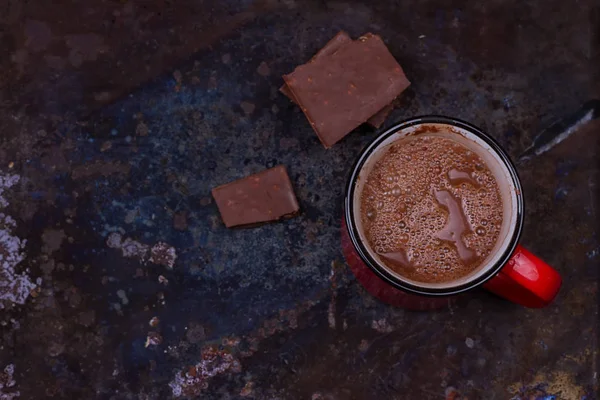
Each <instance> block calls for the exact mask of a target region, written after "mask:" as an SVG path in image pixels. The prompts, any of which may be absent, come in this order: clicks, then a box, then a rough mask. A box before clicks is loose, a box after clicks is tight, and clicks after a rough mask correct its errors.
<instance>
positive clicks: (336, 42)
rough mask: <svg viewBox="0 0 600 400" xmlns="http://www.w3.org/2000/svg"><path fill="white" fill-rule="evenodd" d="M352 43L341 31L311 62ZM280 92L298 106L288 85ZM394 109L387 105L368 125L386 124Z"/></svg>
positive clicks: (378, 125)
mask: <svg viewBox="0 0 600 400" xmlns="http://www.w3.org/2000/svg"><path fill="white" fill-rule="evenodd" d="M350 42H352V38H350V36H349V35H348V34H347V33H346V32H344V31H340V32H338V33H337V34H336V35H335V36H334V37H333V38H332V39H331V40H330V41H329V42H327V44H326V45H325V47H323V48H322V49H321V50H319V51H318V52H317V54H315V55H314V56H313V58H311V59H310V61H309V62H313V61H315V60H319V59H320V58H324V57H327V56H330V55H332V54H333V53H335V52H336V51H338V50H339V49H340V48H341V47H342V46H344V45H346V44H348V43H350ZM279 91H280V92H281V93H283V94H284V95H285V96H286V97H287V98H288V99H290V100H291V101H292V102H294V103H296V104H298V102H297V101H296V98H295V97H294V94H293V93H292V92H291V90H290V89H289V88H288V87H287V84H285V83H284V84H283V85H282V86H281V87H280V88H279ZM393 109H394V106H392V105H391V104H389V105H386V106H385V107H383V108H382V109H381V110H379V111H378V112H377V113H376V114H375V115H373V116H371V117H370V118H369V119H368V120H367V123H368V124H369V125H371V126H372V127H374V128H379V127H380V126H381V125H382V124H383V123H384V122H385V119H386V118H387V116H388V115H389V114H390V112H391V111H392V110H393Z"/></svg>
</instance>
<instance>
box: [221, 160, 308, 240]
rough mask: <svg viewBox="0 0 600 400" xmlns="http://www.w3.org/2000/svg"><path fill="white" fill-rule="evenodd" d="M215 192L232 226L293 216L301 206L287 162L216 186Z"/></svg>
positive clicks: (224, 219) (226, 222) (227, 223)
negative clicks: (284, 164) (287, 168)
mask: <svg viewBox="0 0 600 400" xmlns="http://www.w3.org/2000/svg"><path fill="white" fill-rule="evenodd" d="M212 195H213V197H214V199H215V202H216V203H217V207H219V212H220V213H221V218H223V222H224V223H225V226H227V227H228V228H231V227H233V226H240V225H254V224H259V223H263V222H269V221H275V220H278V219H281V218H285V217H292V216H294V215H295V214H297V212H298V210H299V206H298V201H297V200H296V195H295V194H294V189H293V188H292V183H291V182H290V178H289V177H288V174H287V172H286V169H285V167H284V166H283V165H278V166H276V167H273V168H270V169H267V170H265V171H262V172H259V173H257V174H254V175H250V176H247V177H245V178H242V179H239V180H237V181H233V182H230V183H228V184H225V185H222V186H219V187H216V188H214V189H213V190H212Z"/></svg>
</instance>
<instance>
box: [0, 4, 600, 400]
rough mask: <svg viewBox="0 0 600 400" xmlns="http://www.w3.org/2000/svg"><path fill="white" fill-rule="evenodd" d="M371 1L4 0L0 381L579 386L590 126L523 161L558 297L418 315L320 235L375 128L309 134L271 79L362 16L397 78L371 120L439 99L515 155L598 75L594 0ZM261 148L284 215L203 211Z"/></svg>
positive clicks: (261, 388)
mask: <svg viewBox="0 0 600 400" xmlns="http://www.w3.org/2000/svg"><path fill="white" fill-rule="evenodd" d="M373 3H374V4H368V3H367V2H340V1H326V0H324V1H317V0H313V1H305V2H301V1H295V0H282V1H275V0H266V1H256V2H253V1H222V2H208V1H199V0H198V1H178V2H177V1H175V2H170V1H154V2H141V1H140V2H137V1H100V0H97V1H96V0H94V1H88V2H76V1H63V2H60V4H52V5H50V3H46V2H25V1H11V0H4V1H0V48H1V49H2V50H1V52H0V86H1V90H0V134H1V139H0V140H1V146H0V178H1V179H0V206H2V210H1V211H0V212H1V213H2V214H0V244H1V245H3V246H4V247H3V248H2V251H0V259H1V260H2V265H1V266H2V271H0V293H2V300H1V301H2V304H3V306H4V308H3V309H1V310H0V332H1V336H0V371H1V370H3V371H4V372H2V373H0V383H1V384H3V385H4V386H0V398H1V399H13V398H14V399H42V398H64V399H79V398H81V399H90V398H100V399H105V398H106V399H165V398H171V397H175V396H177V395H179V394H181V396H185V395H186V394H188V395H189V394H193V395H195V396H197V397H198V398H203V399H236V398H242V397H245V398H256V399H313V400H316V399H373V398H385V399H444V398H446V399H459V398H460V399H471V400H472V399H586V400H590V399H595V398H597V397H596V396H597V390H598V381H597V372H598V363H596V362H594V361H595V360H597V356H598V350H597V345H598V343H597V335H598V330H597V320H598V315H597V311H598V301H597V300H598V293H597V279H598V260H599V259H600V243H599V241H598V236H597V224H596V222H597V217H598V212H599V211H598V207H599V202H598V198H597V174H598V161H597V160H598V153H597V149H598V140H599V139H598V138H599V135H600V126H599V125H598V124H590V125H588V126H586V127H584V128H583V129H581V130H579V131H577V132H575V133H573V134H572V135H571V136H570V137H569V138H568V139H566V140H565V141H563V142H562V143H560V144H559V145H557V146H556V147H554V148H552V149H551V150H550V151H549V152H547V153H545V154H542V155H540V156H538V157H533V158H532V159H530V160H528V161H527V162H523V163H521V164H520V165H519V173H520V174H521V177H522V180H523V186H524V190H525V196H526V202H527V203H526V207H527V216H526V227H525V232H524V235H523V240H522V242H523V244H525V245H526V246H528V247H529V248H531V250H533V251H535V252H536V253H537V254H539V255H540V256H541V257H542V258H544V259H545V260H547V261H548V262H549V263H550V264H552V265H553V266H555V267H556V268H557V269H558V270H559V271H560V272H561V273H562V274H563V276H564V287H563V289H562V292H561V294H560V296H559V297H558V299H557V301H556V303H555V304H553V305H552V306H550V307H548V308H547V309H544V310H528V309H524V308H521V307H518V306H515V305H512V304H509V303H507V302H505V301H503V300H501V299H498V298H496V297H493V296H492V295H490V294H487V293H485V292H483V291H480V292H476V293H473V294H472V295H470V296H469V297H467V298H466V299H464V300H463V301H461V302H459V303H458V304H457V305H456V306H455V307H453V308H452V309H447V310H442V311H438V312H429V313H416V312H408V311H404V310H401V309H395V308H391V307H388V306H386V305H383V304H381V303H379V302H378V301H376V300H375V299H373V298H372V297H371V296H370V295H368V294H367V293H366V292H365V291H364V290H363V289H362V288H361V287H360V285H359V284H358V283H357V282H356V281H355V280H354V278H353V276H352V275H351V273H350V271H349V269H348V268H347V266H346V265H345V264H344V260H343V257H342V254H341V249H340V245H339V241H340V234H339V228H340V218H341V211H342V196H343V187H344V184H345V180H346V177H347V173H348V171H349V168H350V166H351V164H352V162H353V160H354V158H355V157H356V155H357V153H358V152H359V151H360V149H361V148H362V147H363V146H364V145H365V144H366V143H368V142H369V141H370V140H371V139H373V138H374V137H375V136H376V135H377V132H376V131H373V130H372V129H369V128H368V127H363V128H361V129H359V130H357V131H356V132H353V133H352V134H351V135H349V136H348V137H347V138H345V139H344V140H343V141H342V142H341V143H339V144H338V145H336V146H334V147H333V148H332V149H331V150H327V151H326V150H324V149H323V148H322V146H321V145H320V144H319V142H318V140H317V138H316V136H315V135H314V133H313V132H312V130H311V128H310V126H309V124H308V123H307V122H306V120H305V118H304V116H303V115H302V113H301V112H300V110H299V109H298V108H297V107H296V106H294V105H293V104H291V103H290V102H289V100H288V99H286V98H285V97H284V96H282V95H281V94H279V93H278V91H277V88H278V87H279V86H280V84H281V82H282V80H281V78H280V76H281V75H282V74H283V73H287V72H289V71H291V70H293V68H294V66H296V65H297V64H299V63H302V62H304V61H306V60H308V59H309V58H310V57H311V55H312V54H313V53H315V52H316V51H317V50H318V49H319V48H320V47H321V46H323V45H324V44H325V43H326V42H327V40H328V39H329V38H331V37H332V36H333V35H334V34H335V33H336V32H337V31H339V30H341V29H343V30H346V31H348V32H349V33H350V34H351V35H353V36H354V37H356V36H358V35H360V34H362V33H364V32H368V31H371V32H375V33H378V34H380V35H381V36H382V37H383V38H384V40H385V41H386V42H387V44H388V46H389V48H390V50H391V51H392V53H393V54H394V55H395V56H396V57H397V59H398V60H399V61H400V63H401V64H402V66H403V68H404V70H405V72H406V74H407V76H408V77H409V79H410V80H411V81H412V86H411V87H410V88H409V90H407V91H406V92H405V93H404V94H403V95H402V97H401V98H400V99H399V101H398V104H397V107H396V109H395V111H394V112H393V113H392V116H391V117H390V118H389V119H388V121H387V124H386V125H388V126H389V125H390V124H392V123H393V122H394V121H398V120H401V119H403V118H407V117H412V116H415V115H418V114H426V113H437V114H446V115H450V116H455V117H458V118H461V119H465V120H468V121H470V122H472V123H474V124H476V125H478V126H480V127H482V128H484V129H485V130H487V131H488V132H489V133H490V134H491V135H492V136H494V137H495V138H496V139H498V141H500V143H502V144H503V145H504V146H505V148H506V149H507V150H508V152H509V153H510V154H511V155H512V156H513V157H514V158H515V159H516V158H518V156H519V155H520V154H521V153H522V152H523V151H524V150H525V149H526V148H527V147H528V146H529V144H530V143H531V141H532V138H533V137H534V136H535V134H536V133H538V132H539V131H540V130H541V129H542V128H543V127H545V126H547V125H549V124H551V123H552V122H554V121H555V120H556V119H557V118H559V117H562V116H565V115H567V114H569V113H571V112H574V111H575V110H576V109H577V108H578V107H579V106H580V105H581V104H582V103H583V102H584V101H585V100H587V99H590V98H594V97H598V95H599V94H600V90H599V89H600V86H599V84H598V82H599V80H598V78H599V75H600V68H598V65H600V54H599V53H600V52H599V50H600V45H599V39H600V30H599V29H600V28H599V15H600V14H599V12H600V11H599V10H600V9H599V7H598V5H597V3H596V2H594V1H579V2H564V1H555V0H551V1H545V2H533V1H531V2H522V1H512V0H495V1H488V2H484V3H477V4H471V5H468V6H467V5H463V6H457V5H451V4H450V2H444V1H437V0H428V1H416V0H412V1H404V2H400V1H380V2H373ZM278 163H283V164H285V165H287V166H288V170H289V172H290V176H291V178H292V180H293V182H294V185H295V188H296V193H297V196H298V199H299V202H300V204H301V207H302V214H301V215H300V216H299V217H298V218H295V219H292V220H289V221H285V222H281V223H276V224H271V225H266V226H263V227H259V228H254V229H245V230H229V229H225V227H224V226H223V224H222V223H221V221H220V218H219V215H218V212H217V208H216V206H215V205H214V203H213V202H212V199H211V197H210V189H211V188H212V187H214V186H216V185H219V184H222V183H225V182H228V181H230V180H233V179H235V178H239V177H241V176H244V175H246V174H249V173H253V172H256V171H259V170H261V169H264V168H266V167H270V166H273V165H275V164H278ZM13 220H14V223H13ZM111 234H112V236H111ZM117 234H118V235H117ZM117 237H120V239H121V240H122V242H120V243H117V241H114V240H110V239H116V238H117ZM127 239H130V240H129V241H127V242H125V241H126V240H127ZM24 241H26V243H25V242H24ZM159 242H164V243H167V244H168V245H170V246H173V247H174V249H175V251H176V254H177V259H176V261H175V265H174V268H173V269H172V270H171V269H168V268H167V267H165V266H162V265H157V264H155V263H152V262H149V261H147V258H148V256H147V253H144V252H145V250H146V248H144V247H143V246H144V245H147V246H150V247H151V246H154V245H155V244H157V243H159ZM21 247H22V248H21ZM159 276H163V277H164V278H165V279H166V280H168V283H167V282H165V281H164V280H163V279H162V278H161V280H162V282H161V281H159ZM16 281H20V282H22V283H23V282H24V286H23V287H22V290H21V295H22V297H21V298H18V297H15V293H6V290H5V289H3V288H2V287H5V286H6V285H8V284H12V283H14V282H16ZM28 285H29V286H28ZM33 286H36V288H35V289H33V290H32V291H31V293H29V292H30V291H29V288H30V287H33ZM25 289H27V290H25ZM25 297H26V298H25ZM20 300H24V301H23V302H24V304H18V303H19V302H20ZM153 317H157V318H158V322H156V321H155V322H153V325H155V326H151V325H150V324H149V321H150V320H151V319H152V318H153ZM150 332H156V334H158V335H160V337H161V338H162V340H158V336H157V335H156V334H150ZM149 334H150V339H154V340H155V342H160V343H158V344H149V345H148V347H145V344H146V341H147V338H148V336H149ZM151 341H152V340H151ZM196 365H198V368H197V369H196V371H190V367H191V366H196ZM181 371H184V372H185V371H188V372H189V373H191V374H192V375H193V374H196V376H195V378H193V379H189V382H185V381H182V380H181V379H178V377H179V376H181V375H180V373H181Z"/></svg>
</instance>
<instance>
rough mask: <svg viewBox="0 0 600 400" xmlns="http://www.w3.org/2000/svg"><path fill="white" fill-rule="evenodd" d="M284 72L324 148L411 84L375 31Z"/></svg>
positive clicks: (291, 89) (287, 82) (289, 85)
mask: <svg viewBox="0 0 600 400" xmlns="http://www.w3.org/2000/svg"><path fill="white" fill-rule="evenodd" d="M283 78H284V80H285V82H286V84H287V85H288V88H289V89H290V91H291V92H292V93H293V95H294V98H295V99H296V100H297V101H298V104H299V105H300V108H301V109H302V111H303V112H304V114H305V115H306V117H307V119H308V120H309V122H310V124H311V125H312V127H313V129H314V130H315V132H316V133H317V135H318V136H319V139H320V140H321V142H322V143H323V145H324V146H325V147H326V148H329V147H331V146H332V145H333V144H335V143H336V142H337V141H339V140H340V139H342V138H343V137H344V136H346V135H347V134H348V133H350V131H352V130H353V129H355V128H356V127H358V126H359V125H360V124H362V123H363V122H365V121H367V120H368V119H369V118H370V117H371V116H373V115H374V114H376V113H377V112H378V111H380V110H381V109H382V108H384V107H385V106H386V105H388V104H390V103H391V102H392V100H394V98H396V97H397V96H398V95H399V94H400V93H401V92H402V91H403V90H404V89H406V88H407V87H408V86H409V85H410V82H409V81H408V79H406V76H405V75H404V72H403V71H402V67H400V65H399V64H398V62H397V61H396V60H395V59H394V57H393V56H392V55H391V54H390V52H389V50H388V49H387V47H386V46H385V44H384V43H383V41H382V40H381V38H380V37H379V36H377V35H373V34H367V35H365V36H363V37H361V38H360V39H359V40H356V41H353V42H350V43H347V44H345V45H344V46H342V47H341V48H339V49H338V50H337V51H336V52H335V53H333V54H331V55H329V56H327V57H321V58H319V59H317V60H314V61H313V62H311V63H308V64H305V65H301V66H299V67H297V68H296V69H295V70H294V72H292V73H291V74H289V75H284V77H283Z"/></svg>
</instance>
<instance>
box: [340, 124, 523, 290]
mask: <svg viewBox="0 0 600 400" xmlns="http://www.w3.org/2000/svg"><path fill="white" fill-rule="evenodd" d="M424 124H446V125H450V126H454V127H457V128H460V129H463V130H466V131H468V132H469V133H471V134H473V135H475V136H477V137H478V138H480V139H481V140H483V141H484V142H485V143H486V144H487V145H488V146H489V147H490V148H491V149H492V151H493V152H495V155H496V156H497V158H498V159H499V160H500V161H501V163H503V164H504V166H505V167H506V168H507V170H508V172H509V174H510V177H511V179H512V183H513V185H514V188H515V192H516V203H517V207H516V209H517V210H516V212H517V215H516V223H515V226H514V227H513V229H512V234H511V238H510V241H509V243H508V246H507V247H506V248H505V250H504V253H503V254H502V255H501V256H500V258H498V261H497V262H496V264H495V265H493V266H492V267H491V268H489V270H488V271H486V272H485V273H484V274H482V275H481V276H479V277H478V278H477V279H474V280H472V281H469V282H467V283H464V284H461V285H457V286H453V287H448V288H430V287H422V286H419V285H417V284H411V283H408V282H405V281H402V280H400V279H398V278H397V277H395V276H394V275H393V274H392V273H390V272H389V271H388V270H387V269H386V268H384V267H383V266H381V265H380V263H379V262H377V261H376V260H375V259H374V258H373V257H372V256H371V255H370V254H369V252H368V251H367V248H366V245H365V244H364V243H363V242H362V240H361V239H360V237H359V234H358V229H357V227H356V223H355V221H354V207H353V204H354V193H355V189H356V185H355V183H356V181H357V178H358V176H359V175H360V172H361V170H362V167H363V166H364V164H365V162H366V161H367V159H368V158H369V157H370V156H371V155H372V154H373V152H374V151H375V150H376V149H377V148H378V147H379V145H380V144H381V143H382V142H384V141H385V140H386V139H387V138H389V137H390V136H391V135H393V134H395V133H396V132H398V131H401V130H403V129H406V128H409V127H412V126H415V125H424ZM344 207H345V210H344V216H345V218H346V229H347V230H348V234H349V236H350V240H351V241H352V245H353V246H354V249H355V250H356V252H357V253H358V255H359V256H360V258H361V259H362V261H363V262H364V263H365V264H366V265H367V266H368V267H369V268H370V269H371V270H372V271H373V272H374V273H375V274H376V275H377V276H378V277H379V278H381V279H383V280H384V281H385V282H387V283H388V284H390V285H391V286H393V287H395V288H396V289H401V290H404V291H406V292H409V293H413V294H417V295H424V296H449V295H455V294H459V293H463V292H466V291H468V290H471V289H474V288H476V287H478V286H481V285H483V284H484V283H485V282H487V281H488V280H490V279H492V278H493V277H494V276H495V275H496V274H497V273H498V272H499V271H500V270H501V269H502V268H503V267H504V266H505V265H506V263H507V262H508V260H509V259H510V257H511V256H512V254H513V253H514V251H515V249H516V247H517V245H518V243H519V239H520V237H521V233H522V231H523V220H524V207H525V205H524V199H523V190H522V188H521V180H520V179H519V175H518V173H517V170H516V168H515V166H514V164H513V162H512V161H511V160H510V158H509V156H508V154H506V152H505V151H504V149H502V147H501V146H500V145H499V144H498V142H496V140H494V139H493V138H492V137H491V136H489V135H488V134H486V133H485V132H484V131H483V130H481V129H479V128H478V127H476V126H475V125H472V124H470V123H468V122H466V121H463V120H460V119H458V118H453V117H446V116H442V115H423V116H417V117H413V118H409V119H406V120H403V121H401V122H398V123H396V124H394V125H393V126H391V127H390V128H388V129H387V130H386V131H385V132H383V133H382V134H380V135H379V136H377V137H376V138H374V139H373V140H372V141H371V142H370V143H369V144H368V145H367V146H366V147H365V148H364V149H363V150H361V152H360V154H359V156H358V157H357V159H356V161H355V163H354V165H353V166H352V169H351V173H350V177H349V179H348V182H347V184H346V195H345V199H344Z"/></svg>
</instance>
